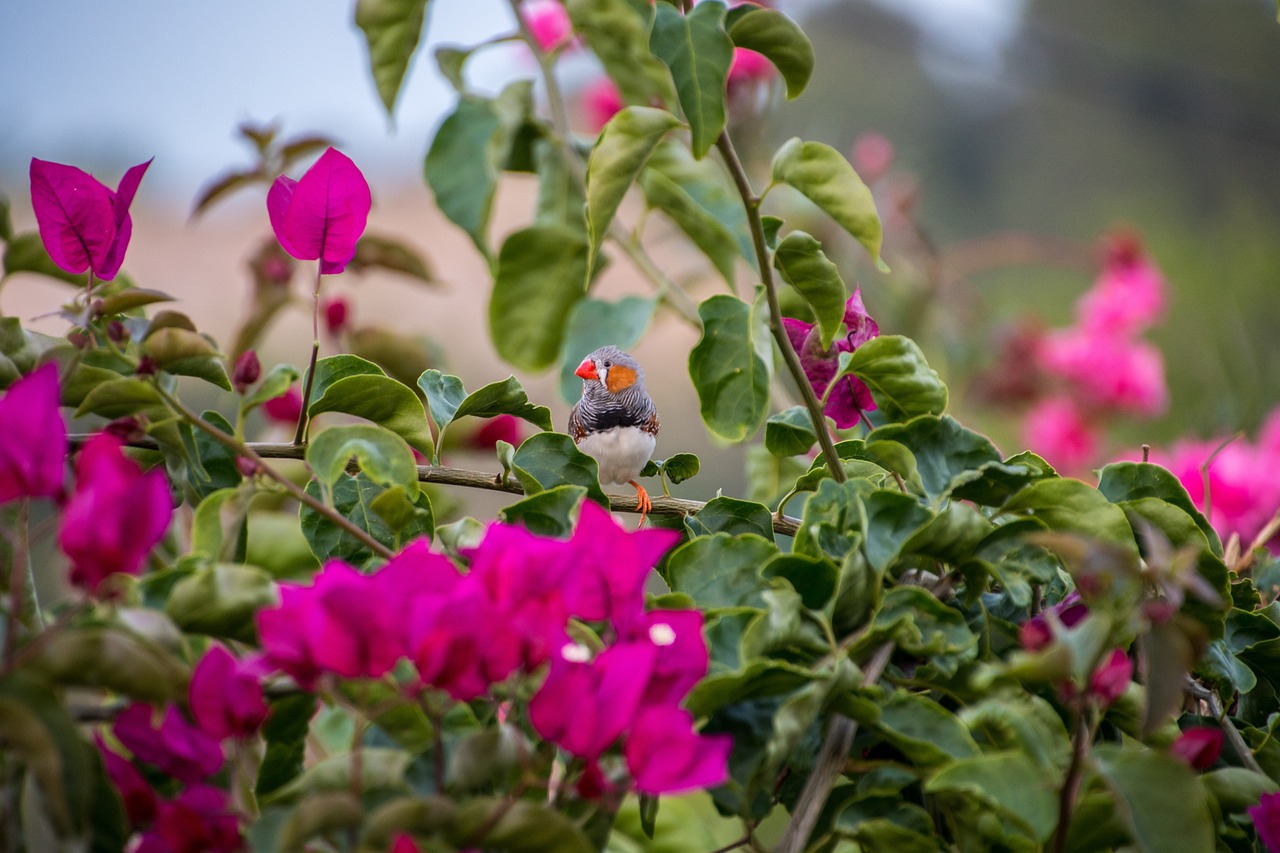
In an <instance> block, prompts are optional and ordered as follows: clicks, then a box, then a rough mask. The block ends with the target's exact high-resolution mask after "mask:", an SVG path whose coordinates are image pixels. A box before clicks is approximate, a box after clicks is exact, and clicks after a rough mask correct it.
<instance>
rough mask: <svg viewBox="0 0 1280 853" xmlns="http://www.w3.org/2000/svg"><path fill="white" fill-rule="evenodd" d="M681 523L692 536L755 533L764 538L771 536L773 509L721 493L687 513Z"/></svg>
mask: <svg viewBox="0 0 1280 853" xmlns="http://www.w3.org/2000/svg"><path fill="white" fill-rule="evenodd" d="M684 523H685V527H687V528H688V529H689V533H690V535H692V536H706V535H708V534H711V533H728V534H729V535H731V536H737V535H739V534H742V533H754V534H756V535H757V536H760V537H761V538H764V539H769V540H772V539H773V513H771V512H769V508H768V507H767V506H765V505H764V504H758V503H755V502H754V501H744V500H740V499H739V498H730V497H726V496H724V495H717V496H716V497H714V498H712V499H711V500H709V501H707V504H706V506H704V507H703V508H702V509H700V510H698V512H697V514H695V515H690V516H687V517H686V518H685V520H684Z"/></svg>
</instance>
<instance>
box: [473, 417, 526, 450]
mask: <svg viewBox="0 0 1280 853" xmlns="http://www.w3.org/2000/svg"><path fill="white" fill-rule="evenodd" d="M523 440H524V436H523V435H522V434H521V429H520V420H519V418H517V417H516V416H515V415H498V416H497V417H493V418H489V419H488V420H486V421H485V422H484V423H482V424H481V425H480V428H479V429H478V430H476V431H475V432H474V433H472V435H471V440H470V441H468V442H467V443H468V444H469V445H470V446H471V447H473V448H475V449H476V450H492V449H493V448H495V447H497V446H498V442H499V441H505V442H506V443H507V444H510V445H512V446H514V447H519V446H520V442H521V441H523Z"/></svg>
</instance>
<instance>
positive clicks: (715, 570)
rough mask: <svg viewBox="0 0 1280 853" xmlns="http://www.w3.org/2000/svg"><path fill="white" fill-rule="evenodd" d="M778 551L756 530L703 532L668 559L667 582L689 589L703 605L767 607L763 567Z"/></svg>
mask: <svg viewBox="0 0 1280 853" xmlns="http://www.w3.org/2000/svg"><path fill="white" fill-rule="evenodd" d="M777 553H778V548H777V546H776V545H774V544H773V542H772V541H771V540H769V539H765V538H764V537H762V536H757V535H756V534H754V533H744V534H742V535H741V536H730V535H729V534H728V533H716V534H713V535H710V536H699V537H698V538H696V539H693V540H690V541H689V542H686V543H685V544H683V545H681V546H680V547H679V548H677V549H676V550H675V551H673V552H672V553H671V556H670V557H669V558H668V559H667V584H668V586H670V587H671V589H672V591H673V592H685V593H688V594H689V595H690V596H692V597H693V600H694V601H696V602H697V603H698V606H699V607H701V608H708V607H738V606H744V605H745V606H749V607H763V606H764V599H763V598H762V597H761V593H762V592H764V590H765V589H766V585H765V583H764V581H763V580H761V578H760V567H761V566H763V565H764V564H765V563H766V562H768V561H769V560H770V559H771V558H773V556H774V555H776V554H777Z"/></svg>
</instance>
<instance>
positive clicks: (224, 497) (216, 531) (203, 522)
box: [191, 488, 248, 560]
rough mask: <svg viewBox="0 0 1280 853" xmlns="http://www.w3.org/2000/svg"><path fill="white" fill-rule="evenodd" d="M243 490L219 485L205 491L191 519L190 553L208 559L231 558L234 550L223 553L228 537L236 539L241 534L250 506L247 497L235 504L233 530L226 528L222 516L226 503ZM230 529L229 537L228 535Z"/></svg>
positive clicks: (239, 494) (233, 499)
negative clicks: (219, 487) (205, 493)
mask: <svg viewBox="0 0 1280 853" xmlns="http://www.w3.org/2000/svg"><path fill="white" fill-rule="evenodd" d="M241 495H242V493H241V491H240V490H239V489H236V488H224V489H216V490H214V491H212V492H210V493H209V494H207V495H205V496H204V498H203V499H202V500H201V501H200V504H199V505H198V506H197V507H196V510H195V513H194V517H193V519H192V523H191V553H192V554H203V555H204V556H205V558H206V559H209V560H220V559H231V558H232V555H231V554H224V553H223V551H224V548H225V547H226V542H227V540H228V538H230V539H231V541H232V542H234V541H235V540H236V539H237V538H238V537H239V531H240V527H241V525H243V523H244V516H245V514H246V513H247V512H248V507H247V506H246V505H244V504H245V502H244V501H238V502H236V504H238V505H236V504H233V506H235V508H236V510H237V512H236V513H235V523H234V529H233V530H230V531H229V530H227V529H225V525H224V522H223V519H222V510H223V507H225V506H226V505H227V502H228V501H235V499H236V498H237V497H238V496H241ZM228 533H230V537H228Z"/></svg>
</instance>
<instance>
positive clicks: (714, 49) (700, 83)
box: [649, 0, 733, 159]
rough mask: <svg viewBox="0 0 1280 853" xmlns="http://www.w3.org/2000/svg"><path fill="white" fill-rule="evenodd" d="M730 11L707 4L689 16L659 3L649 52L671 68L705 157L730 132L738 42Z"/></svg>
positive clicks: (697, 148)
mask: <svg viewBox="0 0 1280 853" xmlns="http://www.w3.org/2000/svg"><path fill="white" fill-rule="evenodd" d="M724 13H725V7H724V5H723V4H722V3H720V2H718V0H704V2H702V3H699V4H698V5H696V6H694V7H693V9H692V11H690V12H689V13H688V14H687V15H682V14H680V12H678V11H676V8H675V7H674V6H670V5H667V4H665V3H659V4H657V6H656V7H655V9H654V19H653V31H652V32H651V33H650V35H649V49H650V50H651V51H652V52H653V54H654V56H657V57H658V58H659V59H661V60H662V62H663V64H665V65H666V66H667V67H668V68H670V69H671V76H672V78H673V79H674V80H675V84H676V96H677V97H678V98H679V99H680V108H681V109H682V110H683V111H684V115H685V118H686V119H687V120H688V122H689V128H690V130H691V131H692V134H693V139H692V148H693V156H694V157H697V158H699V159H701V158H702V157H703V156H705V155H706V153H707V151H709V150H710V149H711V146H712V145H714V144H715V141H716V139H717V138H718V137H719V136H720V134H721V133H722V132H723V131H724V124H725V83H726V81H727V80H728V79H729V66H730V65H731V64H732V63H733V40H732V39H730V38H729V35H728V33H726V32H725V31H724Z"/></svg>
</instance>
